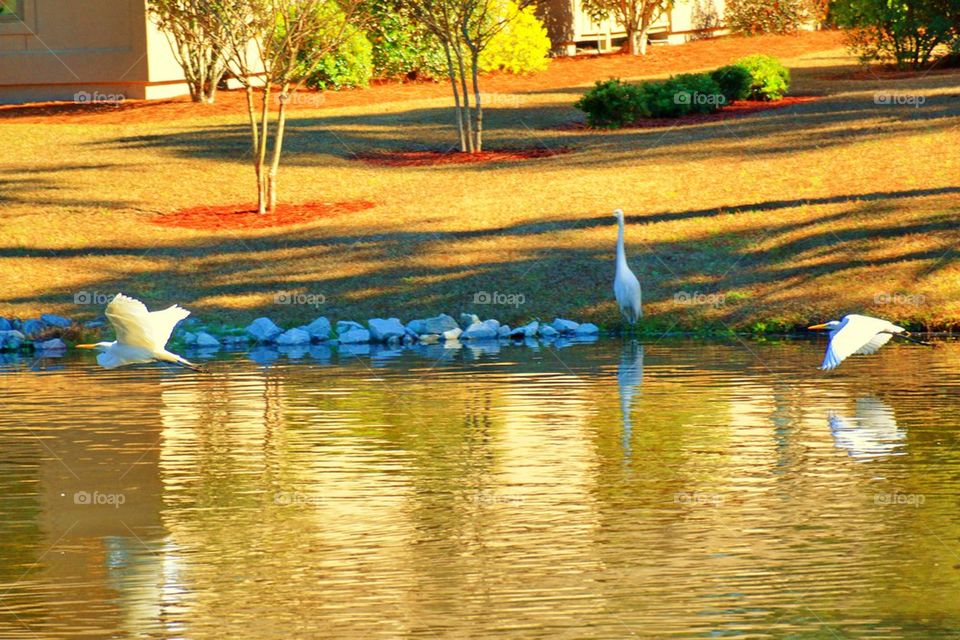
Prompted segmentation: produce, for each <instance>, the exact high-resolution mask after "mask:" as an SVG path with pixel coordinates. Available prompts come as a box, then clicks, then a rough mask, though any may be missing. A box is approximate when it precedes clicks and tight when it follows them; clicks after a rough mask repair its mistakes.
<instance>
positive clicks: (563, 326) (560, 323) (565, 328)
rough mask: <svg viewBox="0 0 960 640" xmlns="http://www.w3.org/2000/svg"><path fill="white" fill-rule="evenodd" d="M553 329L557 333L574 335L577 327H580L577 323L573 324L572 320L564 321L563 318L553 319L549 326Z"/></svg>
mask: <svg viewBox="0 0 960 640" xmlns="http://www.w3.org/2000/svg"><path fill="white" fill-rule="evenodd" d="M550 326H551V327H553V330H554V331H556V332H557V333H574V332H575V331H576V330H577V327H579V326H580V324H579V323H577V322H574V321H573V320H566V319H564V318H554V320H553V324H552V325H550Z"/></svg>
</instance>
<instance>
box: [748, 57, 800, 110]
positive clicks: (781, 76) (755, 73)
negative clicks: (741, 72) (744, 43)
mask: <svg viewBox="0 0 960 640" xmlns="http://www.w3.org/2000/svg"><path fill="white" fill-rule="evenodd" d="M734 64H736V65H737V66H740V67H743V68H744V69H746V70H747V72H748V73H749V74H750V78H751V82H750V92H749V95H748V96H747V97H748V98H749V99H751V100H780V99H781V98H783V96H784V95H786V93H787V90H788V89H790V70H789V69H787V68H786V67H785V66H783V64H782V63H781V62H780V61H779V60H777V59H776V58H774V57H772V56H765V55H762V54H757V55H752V56H747V57H746V58H741V59H739V60H737V61H736V62H735V63H734Z"/></svg>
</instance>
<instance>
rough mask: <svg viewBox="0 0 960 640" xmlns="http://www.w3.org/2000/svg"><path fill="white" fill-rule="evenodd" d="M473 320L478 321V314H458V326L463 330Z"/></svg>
mask: <svg viewBox="0 0 960 640" xmlns="http://www.w3.org/2000/svg"><path fill="white" fill-rule="evenodd" d="M475 322H480V316H478V315H477V314H475V313H461V314H460V328H461V329H463V330H464V331H466V330H467V328H468V327H469V326H470V325H472V324H473V323H475Z"/></svg>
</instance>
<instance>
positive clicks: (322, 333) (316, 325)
mask: <svg viewBox="0 0 960 640" xmlns="http://www.w3.org/2000/svg"><path fill="white" fill-rule="evenodd" d="M305 329H306V331H307V333H309V334H310V337H311V338H312V339H313V340H316V341H319V342H323V341H324V340H329V339H330V321H329V320H327V319H326V318H322V317H321V318H317V319H316V320H314V321H313V322H311V323H310V324H308V325H307V326H306V327H305Z"/></svg>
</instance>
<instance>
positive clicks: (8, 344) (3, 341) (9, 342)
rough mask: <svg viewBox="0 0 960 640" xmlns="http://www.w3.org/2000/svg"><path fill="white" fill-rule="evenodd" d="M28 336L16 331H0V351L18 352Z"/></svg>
mask: <svg viewBox="0 0 960 640" xmlns="http://www.w3.org/2000/svg"><path fill="white" fill-rule="evenodd" d="M26 338H27V337H26V336H25V335H23V333H21V332H19V331H17V330H16V329H10V330H9V331H0V351H17V350H19V349H20V347H21V346H22V345H23V343H24V341H25V340H26Z"/></svg>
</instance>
